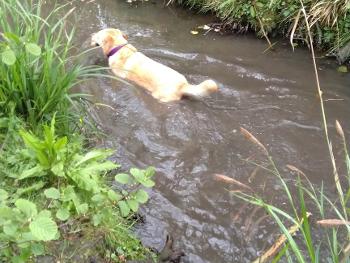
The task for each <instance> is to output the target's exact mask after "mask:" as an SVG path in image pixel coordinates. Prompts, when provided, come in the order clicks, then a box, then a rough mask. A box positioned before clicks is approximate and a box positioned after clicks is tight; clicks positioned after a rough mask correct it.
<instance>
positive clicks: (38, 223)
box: [29, 217, 58, 241]
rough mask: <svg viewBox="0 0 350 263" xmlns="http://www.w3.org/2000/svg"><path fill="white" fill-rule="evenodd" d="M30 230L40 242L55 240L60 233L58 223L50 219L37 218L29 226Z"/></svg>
mask: <svg viewBox="0 0 350 263" xmlns="http://www.w3.org/2000/svg"><path fill="white" fill-rule="evenodd" d="M29 229H30V231H31V233H32V234H33V236H34V237H35V238H36V239H37V240H38V241H50V240H53V239H55V236H56V234H57V232H58V228H57V225H56V223H55V222H54V221H53V220H52V219H51V218H50V217H37V218H35V219H34V220H33V221H32V222H31V223H30V225H29Z"/></svg>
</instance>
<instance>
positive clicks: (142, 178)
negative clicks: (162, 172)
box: [130, 168, 155, 187]
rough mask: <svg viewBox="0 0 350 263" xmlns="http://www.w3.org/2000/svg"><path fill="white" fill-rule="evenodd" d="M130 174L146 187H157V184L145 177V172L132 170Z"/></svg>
mask: <svg viewBox="0 0 350 263" xmlns="http://www.w3.org/2000/svg"><path fill="white" fill-rule="evenodd" d="M130 173H131V174H132V176H133V177H134V178H135V180H136V181H137V182H139V183H140V184H142V185H143V186H145V187H153V186H154V185H155V183H154V182H153V181H152V180H151V179H149V178H148V177H147V176H146V175H145V172H144V171H142V170H140V169H137V168H131V169H130Z"/></svg>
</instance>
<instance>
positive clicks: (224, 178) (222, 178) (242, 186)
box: [214, 174, 254, 192]
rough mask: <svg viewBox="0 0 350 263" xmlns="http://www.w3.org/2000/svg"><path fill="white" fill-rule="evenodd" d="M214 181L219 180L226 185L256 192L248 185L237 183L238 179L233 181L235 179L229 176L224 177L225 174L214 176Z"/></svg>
mask: <svg viewBox="0 0 350 263" xmlns="http://www.w3.org/2000/svg"><path fill="white" fill-rule="evenodd" d="M214 179H215V180H217V181H221V182H224V183H228V184H232V185H237V186H239V187H241V188H244V189H246V190H249V191H251V192H254V191H253V189H252V188H251V187H249V186H248V185H246V184H244V183H241V182H239V181H237V180H236V179H233V178H231V177H228V176H226V175H223V174H214Z"/></svg>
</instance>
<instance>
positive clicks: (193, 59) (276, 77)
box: [74, 0, 350, 263]
mask: <svg viewBox="0 0 350 263" xmlns="http://www.w3.org/2000/svg"><path fill="white" fill-rule="evenodd" d="M74 5H76V6H77V9H76V11H75V13H76V14H77V17H78V20H77V23H76V26H77V36H78V39H79V41H80V42H81V43H86V41H89V38H90V34H92V33H93V32H96V31H98V30H100V29H102V28H105V27H114V28H119V29H121V30H122V31H124V32H125V33H126V34H127V35H128V36H129V42H130V43H132V44H133V45H134V46H135V47H136V48H138V49H139V50H140V51H142V52H143V53H145V54H146V55H148V56H149V57H151V58H153V59H155V60H157V61H160V62H161V63H163V64H165V65H168V66H170V67H172V68H174V69H176V70H177V71H179V72H181V73H183V74H184V75H185V76H186V77H187V78H188V80H189V81H190V82H191V83H199V82H200V81H202V80H204V79H207V78H212V79H214V80H215V81H216V82H217V83H218V84H219V86H220V91H219V92H218V93H217V94H214V95H212V96H211V97H210V98H207V99H205V100H203V101H194V100H183V101H180V102H175V103H168V104H162V103H159V102H158V101H156V100H155V99H153V98H152V97H151V96H150V95H149V94H147V93H146V92H145V91H143V90H142V89H140V88H137V87H135V86H133V85H129V84H125V83H121V82H118V81H115V80H110V79H99V80H97V81H94V82H90V83H88V84H87V85H85V86H84V91H85V92H87V93H91V94H93V95H94V98H95V100H96V101H97V102H100V103H104V104H108V105H110V106H111V107H113V109H112V108H103V107H102V108H101V110H100V111H99V118H100V121H101V123H102V126H103V127H104V129H105V132H106V133H107V134H108V138H107V141H106V145H107V146H108V147H111V148H113V149H116V151H117V152H116V154H115V156H114V158H115V160H116V161H117V162H119V163H120V164H122V168H123V169H124V170H127V169H128V168H130V167H135V166H136V167H147V166H149V165H152V166H155V167H156V169H157V175H156V177H155V181H156V186H155V187H154V189H153V190H152V191H150V192H149V193H150V196H151V199H150V201H149V202H148V203H147V205H145V206H143V208H142V214H143V215H144V216H145V223H144V224H140V225H139V226H137V228H136V233H137V235H138V236H139V237H140V238H141V240H142V241H143V243H144V244H145V245H147V246H152V247H156V248H158V249H159V248H161V247H162V246H163V243H164V239H165V236H166V234H167V233H170V234H171V235H172V236H173V237H174V239H175V245H174V246H175V247H177V248H180V249H182V250H183V251H184V252H185V253H186V257H185V258H183V262H198V263H200V262H250V261H251V260H252V259H255V258H256V257H257V256H258V255H259V254H260V253H261V252H262V251H263V250H264V249H266V248H267V247H268V246H269V245H271V244H272V243H273V240H275V239H276V235H277V233H278V231H277V229H276V227H273V225H272V224H271V220H270V219H269V218H267V217H266V216H265V214H264V212H263V211H262V210H260V209H256V208H254V207H253V206H250V205H247V204H245V203H243V202H241V201H238V200H237V199H236V198H234V197H232V196H230V194H229V191H228V190H232V189H237V188H235V187H232V186H229V185H227V184H225V183H222V182H219V181H217V180H215V176H214V175H215V174H223V175H226V176H228V177H231V178H234V179H236V180H239V181H241V182H243V183H245V184H248V185H249V186H250V187H251V188H252V189H253V190H254V191H256V192H259V193H261V194H262V195H263V196H264V197H265V198H266V199H267V200H275V201H276V200H277V201H279V200H280V202H281V203H283V198H282V197H281V196H283V192H282V191H281V187H280V186H279V183H278V181H277V180H276V178H274V177H273V176H272V175H269V174H268V173H266V172H263V171H262V170H258V169H256V167H254V166H253V165H250V164H248V163H247V161H245V159H246V158H250V160H254V159H255V158H258V159H259V160H261V156H260V154H259V150H258V148H257V147H256V146H254V145H252V144H251V143H250V142H248V141H247V140H246V139H245V138H244V137H243V136H242V135H241V134H240V132H239V129H240V127H244V128H246V129H247V130H249V131H251V132H252V133H253V134H254V135H256V136H257V138H259V140H261V142H263V143H264V144H265V145H266V147H267V148H268V150H269V151H270V153H271V154H272V156H273V157H274V159H275V161H276V163H277V165H278V166H279V167H280V168H281V171H282V172H283V174H284V176H285V177H286V178H287V179H288V178H290V179H295V176H294V177H293V175H292V174H291V173H290V172H288V170H286V168H285V165H286V164H292V165H294V166H296V167H298V168H299V169H301V170H302V171H303V172H304V173H305V174H306V175H307V176H308V177H309V178H310V180H311V181H312V182H315V183H317V184H318V185H320V182H321V181H322V180H323V181H324V182H325V184H327V185H333V179H332V170H331V167H330V161H329V158H328V155H327V151H326V144H325V140H324V133H323V130H322V121H321V114H320V106H319V100H318V97H317V92H316V87H315V79H314V74H313V68H312V63H311V58H310V55H309V52H308V50H306V49H302V48H300V49H297V50H296V51H295V52H293V51H292V49H291V48H290V46H289V45H288V44H284V43H283V42H281V43H279V44H277V46H276V49H275V50H274V51H267V52H264V51H265V50H266V48H267V44H266V42H265V41H264V40H258V39H256V38H255V37H254V36H251V35H221V34H219V33H215V32H209V33H208V34H203V33H204V32H202V31H200V33H199V34H198V35H192V34H191V33H190V31H191V30H192V29H193V28H196V27H197V26H200V25H204V24H207V23H210V22H213V21H214V18H213V17H210V16H203V15H195V14H194V13H192V12H190V11H185V10H184V9H181V8H176V7H174V6H172V7H164V3H163V1H161V0H160V1H144V2H138V3H137V4H135V3H134V4H132V5H131V4H129V3H126V2H125V1H120V0H95V1H87V0H86V1H77V2H75V3H74ZM96 56H101V54H100V53H97V52H96ZM95 59H96V57H95ZM318 62H319V65H318V68H319V71H320V77H321V83H322V89H323V91H324V98H325V100H326V102H325V105H326V110H327V113H328V117H329V125H330V129H331V136H332V138H333V140H334V144H337V143H338V144H339V141H338V140H337V139H336V138H337V137H336V136H335V132H334V121H335V119H338V120H339V121H340V122H341V123H342V125H343V128H344V130H350V123H349V121H348V118H349V114H350V108H349V105H350V89H349V87H348V83H349V75H348V74H345V75H344V74H341V73H338V72H337V71H336V65H335V63H334V61H331V60H327V59H320V60H318ZM336 152H337V151H336ZM231 187H232V188H231ZM329 188H330V191H332V187H329Z"/></svg>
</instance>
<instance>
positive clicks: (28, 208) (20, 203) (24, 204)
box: [15, 198, 38, 218]
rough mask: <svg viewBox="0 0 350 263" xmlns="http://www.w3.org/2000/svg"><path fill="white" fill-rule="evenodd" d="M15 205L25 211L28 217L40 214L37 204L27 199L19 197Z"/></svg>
mask: <svg viewBox="0 0 350 263" xmlns="http://www.w3.org/2000/svg"><path fill="white" fill-rule="evenodd" d="M15 206H16V207H17V208H18V209H19V210H20V211H21V212H23V213H24V214H25V215H26V216H27V217H28V218H33V217H34V216H36V215H37V214H38V211H37V209H36V205H35V204H34V203H32V202H30V201H28V200H26V199H21V198H20V199H18V200H17V201H16V202H15Z"/></svg>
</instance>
